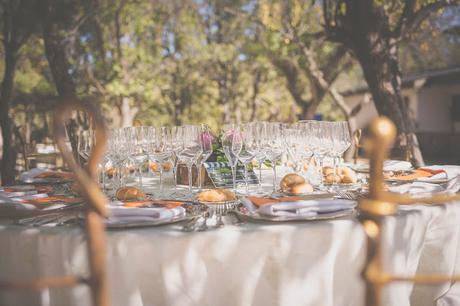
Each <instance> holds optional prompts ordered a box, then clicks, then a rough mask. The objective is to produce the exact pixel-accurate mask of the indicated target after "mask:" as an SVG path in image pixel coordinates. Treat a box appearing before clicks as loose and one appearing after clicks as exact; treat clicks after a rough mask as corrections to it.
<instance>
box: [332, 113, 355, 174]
mask: <svg viewBox="0 0 460 306" xmlns="http://www.w3.org/2000/svg"><path fill="white" fill-rule="evenodd" d="M333 128H334V132H333V135H332V136H333V144H334V146H333V159H334V160H333V161H334V168H335V167H336V166H340V163H341V156H342V155H343V153H345V151H346V150H347V149H348V148H349V147H350V145H351V136H350V130H349V128H348V122H347V121H338V122H334V123H333ZM337 161H338V163H337Z"/></svg>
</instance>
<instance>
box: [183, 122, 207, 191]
mask: <svg viewBox="0 0 460 306" xmlns="http://www.w3.org/2000/svg"><path fill="white" fill-rule="evenodd" d="M200 134H201V128H200V126H197V125H186V126H183V127H182V146H181V149H180V150H179V151H178V157H179V159H180V160H181V161H182V162H183V163H185V165H186V166H187V169H188V188H189V194H190V197H192V196H193V191H192V166H193V164H195V163H196V161H197V160H198V158H199V157H200V155H201V154H202V150H203V149H202V145H201V140H200Z"/></svg>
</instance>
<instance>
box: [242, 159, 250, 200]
mask: <svg viewBox="0 0 460 306" xmlns="http://www.w3.org/2000/svg"><path fill="white" fill-rule="evenodd" d="M243 165H244V183H245V185H246V195H248V193H249V182H248V163H244V164H243Z"/></svg>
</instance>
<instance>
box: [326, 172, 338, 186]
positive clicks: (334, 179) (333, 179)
mask: <svg viewBox="0 0 460 306" xmlns="http://www.w3.org/2000/svg"><path fill="white" fill-rule="evenodd" d="M341 181H342V177H341V176H340V175H337V174H336V175H334V173H331V174H328V175H326V177H325V178H324V182H325V183H326V184H337V183H340V182H341Z"/></svg>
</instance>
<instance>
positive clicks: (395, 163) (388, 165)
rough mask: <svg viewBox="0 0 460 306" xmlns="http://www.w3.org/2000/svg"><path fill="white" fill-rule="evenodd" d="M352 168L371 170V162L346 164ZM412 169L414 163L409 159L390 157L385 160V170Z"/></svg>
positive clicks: (364, 170)
mask: <svg viewBox="0 0 460 306" xmlns="http://www.w3.org/2000/svg"><path fill="white" fill-rule="evenodd" d="M346 165H347V166H349V167H350V168H352V169H353V170H355V171H363V172H366V171H369V163H368V162H367V163H362V164H357V165H355V164H346ZM410 169H412V164H411V163H410V162H408V161H404V160H392V159H388V160H385V161H384V162H383V171H385V172H389V171H406V170H410Z"/></svg>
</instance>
